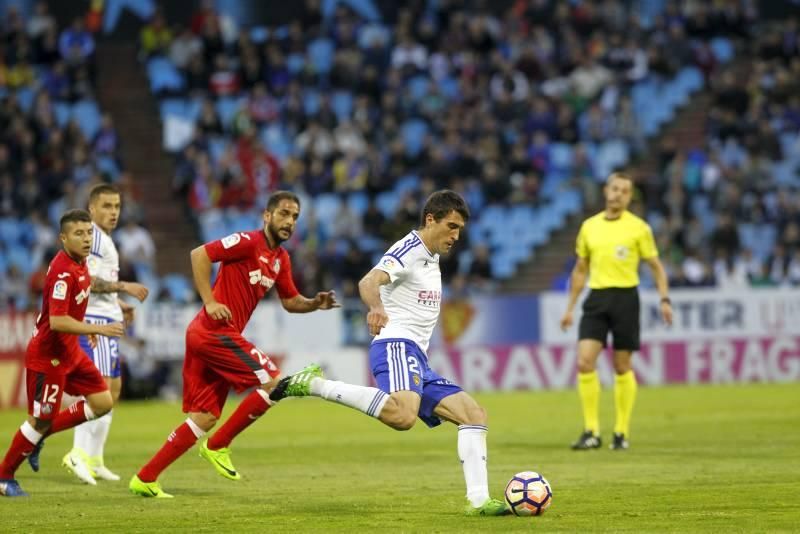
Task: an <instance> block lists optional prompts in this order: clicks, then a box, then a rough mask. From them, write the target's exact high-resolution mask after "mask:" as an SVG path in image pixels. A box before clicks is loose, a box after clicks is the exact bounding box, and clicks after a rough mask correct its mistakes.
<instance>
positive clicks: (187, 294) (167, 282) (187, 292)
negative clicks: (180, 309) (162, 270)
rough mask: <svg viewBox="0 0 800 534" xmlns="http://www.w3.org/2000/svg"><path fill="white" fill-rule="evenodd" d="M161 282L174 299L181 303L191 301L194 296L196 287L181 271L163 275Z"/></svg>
mask: <svg viewBox="0 0 800 534" xmlns="http://www.w3.org/2000/svg"><path fill="white" fill-rule="evenodd" d="M161 284H162V286H163V287H164V289H166V291H167V293H169V296H170V298H171V299H172V300H174V301H176V302H180V303H184V304H185V303H187V302H190V301H191V300H192V299H193V297H194V289H192V284H191V283H190V282H189V279H188V278H186V277H185V276H184V275H182V274H179V273H170V274H166V275H164V276H163V277H161Z"/></svg>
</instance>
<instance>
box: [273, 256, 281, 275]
mask: <svg viewBox="0 0 800 534" xmlns="http://www.w3.org/2000/svg"><path fill="white" fill-rule="evenodd" d="M272 270H273V272H274V273H275V274H278V273H279V272H280V270H281V260H280V259H278V258H275V263H273V264H272Z"/></svg>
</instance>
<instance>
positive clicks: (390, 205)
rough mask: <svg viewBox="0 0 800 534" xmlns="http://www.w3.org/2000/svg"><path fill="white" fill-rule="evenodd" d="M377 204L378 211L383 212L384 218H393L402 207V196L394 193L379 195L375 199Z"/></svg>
mask: <svg viewBox="0 0 800 534" xmlns="http://www.w3.org/2000/svg"><path fill="white" fill-rule="evenodd" d="M375 204H376V205H377V206H378V209H379V210H381V213H383V216H384V217H386V218H391V217H393V216H394V214H395V212H396V211H397V208H398V207H399V205H400V195H398V194H397V193H395V192H394V191H384V192H382V193H378V195H377V196H376V197H375Z"/></svg>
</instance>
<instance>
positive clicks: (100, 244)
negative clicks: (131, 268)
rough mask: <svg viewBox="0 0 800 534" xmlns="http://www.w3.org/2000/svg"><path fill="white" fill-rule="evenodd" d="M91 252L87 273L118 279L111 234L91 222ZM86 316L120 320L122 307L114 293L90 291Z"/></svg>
mask: <svg viewBox="0 0 800 534" xmlns="http://www.w3.org/2000/svg"><path fill="white" fill-rule="evenodd" d="M92 229H93V230H94V231H93V232H92V252H91V253H90V254H89V257H88V258H87V259H86V261H87V263H88V264H89V274H90V275H91V276H92V278H99V279H101V280H105V281H106V282H116V281H118V280H119V254H118V253H117V247H116V246H115V245H114V242H113V241H112V240H111V236H110V235H108V234H107V233H105V232H104V231H103V230H101V229H100V227H99V226H97V225H96V224H94V223H92ZM86 315H87V316H88V317H103V318H106V319H113V320H115V321H121V320H122V308H120V307H119V302H118V301H117V294H116V293H91V295H90V296H89V305H88V306H87V308H86Z"/></svg>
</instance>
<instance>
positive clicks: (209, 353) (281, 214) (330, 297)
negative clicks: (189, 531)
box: [129, 191, 339, 498]
mask: <svg viewBox="0 0 800 534" xmlns="http://www.w3.org/2000/svg"><path fill="white" fill-rule="evenodd" d="M299 216H300V200H299V199H298V198H297V196H296V195H295V194H294V193H290V192H288V191H278V192H276V193H274V194H273V195H272V196H271V197H270V198H269V201H268V202H267V208H266V210H265V211H264V229H263V230H256V231H252V232H240V233H236V234H231V235H229V236H228V237H226V238H224V239H221V240H219V241H214V242H212V243H207V244H206V245H204V246H201V247H198V248H196V249H194V250H193V251H192V272H193V274H194V281H195V285H196V286H197V291H198V292H199V293H200V297H201V298H202V299H203V304H204V306H203V308H202V309H201V310H200V312H199V313H198V314H197V316H196V317H195V318H194V320H193V321H192V323H191V324H190V325H189V328H188V329H187V330H186V358H185V360H184V363H183V411H184V412H185V413H188V414H189V417H188V418H187V419H186V421H185V422H184V423H183V424H181V425H180V426H179V427H178V428H176V429H175V430H174V431H173V432H172V434H170V436H169V438H168V439H167V442H166V443H165V444H164V446H163V447H161V450H159V451H158V452H157V453H156V454H155V456H153V457H152V458H151V459H150V461H149V462H148V463H147V465H145V466H144V467H143V468H142V469H141V470H140V471H139V473H138V474H136V475H134V476H133V478H132V479H131V482H130V485H129V488H130V490H131V492H132V493H134V494H136V495H141V496H143V497H157V498H164V497H167V498H168V497H172V495H170V494H168V493H166V492H164V490H162V489H161V485H160V484H159V483H158V481H157V480H156V479H157V478H158V476H159V475H160V474H161V472H162V471H164V469H166V468H167V467H168V466H169V465H170V464H171V463H172V462H174V461H175V460H177V459H178V458H179V457H180V456H181V455H183V454H184V453H185V452H186V451H187V450H189V449H190V448H191V447H192V445H194V444H195V442H196V441H197V440H198V439H200V438H201V437H202V436H203V435H205V433H206V432H208V431H209V430H211V428H212V427H213V426H214V425H215V424H216V422H217V419H218V418H219V416H220V413H221V412H222V407H223V406H224V404H225V399H226V398H227V396H228V391H229V390H230V388H231V387H233V388H234V389H235V390H236V391H237V392H241V391H244V390H246V389H248V388H251V387H256V389H255V390H254V391H253V392H251V393H250V394H249V395H248V396H247V397H245V398H244V400H242V403H241V404H240V405H239V407H238V408H237V409H236V411H234V412H233V414H231V416H230V418H228V420H227V421H226V422H225V423H224V424H223V425H222V426H221V427H220V428H219V430H217V431H216V432H215V433H214V435H213V436H211V438H209V439H208V440H206V441H204V442H203V443H202V444H201V445H200V456H202V457H203V458H205V459H206V460H208V461H209V462H210V463H211V465H213V466H214V468H215V469H216V470H217V472H218V473H219V474H220V475H222V476H223V477H225V478H228V479H231V480H238V479H239V478H241V477H240V475H239V473H238V472H237V471H236V469H235V468H234V467H233V464H232V463H231V460H230V450H229V449H228V446H229V445H230V443H231V441H232V440H233V438H234V437H236V436H237V435H238V434H239V433H240V432H242V431H243V430H244V429H245V428H247V427H248V426H249V425H250V424H252V423H253V421H255V420H256V419H258V418H259V417H260V416H261V415H263V414H264V412H266V411H267V410H268V409H269V407H270V405H271V404H272V401H271V400H270V399H269V392H270V391H272V389H273V388H274V387H275V385H276V384H277V383H278V380H279V378H280V376H279V375H280V371H279V370H278V368H277V366H276V365H275V364H274V363H273V362H272V361H271V360H270V358H269V357H268V356H267V355H266V354H264V353H263V352H261V351H260V350H258V349H257V348H256V347H255V346H254V345H253V344H252V343H250V342H249V341H247V340H246V339H245V338H244V337H242V330H244V327H245V325H246V324H247V322H248V321H249V320H250V316H251V315H252V314H253V310H254V309H255V308H256V305H257V304H258V302H259V301H260V300H261V298H262V297H263V296H264V295H265V294H266V292H267V291H269V289H270V288H271V287H272V286H273V285H274V286H275V287H276V288H277V290H278V296H279V297H280V299H281V303H282V305H283V308H284V309H285V310H286V311H289V312H292V313H306V312H310V311H315V310H329V309H331V308H337V307H339V304H338V303H337V302H336V296H335V295H334V293H333V291H325V292H320V293H317V295H316V296H315V297H314V298H313V299H309V298H306V297H304V296H302V295H300V294H299V293H298V291H297V289H296V288H295V285H294V281H293V280H292V265H291V262H290V260H289V254H288V253H287V252H286V250H285V249H283V248H282V247H281V246H280V244H281V243H283V242H284V241H286V240H287V239H289V238H290V237H291V235H292V232H294V228H295V225H296V224H297V218H298V217H299ZM212 262H221V263H222V265H221V267H220V270H219V274H218V275H217V280H216V282H215V283H214V288H213V289H212V288H211V284H210V282H209V280H210V279H211V264H212Z"/></svg>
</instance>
